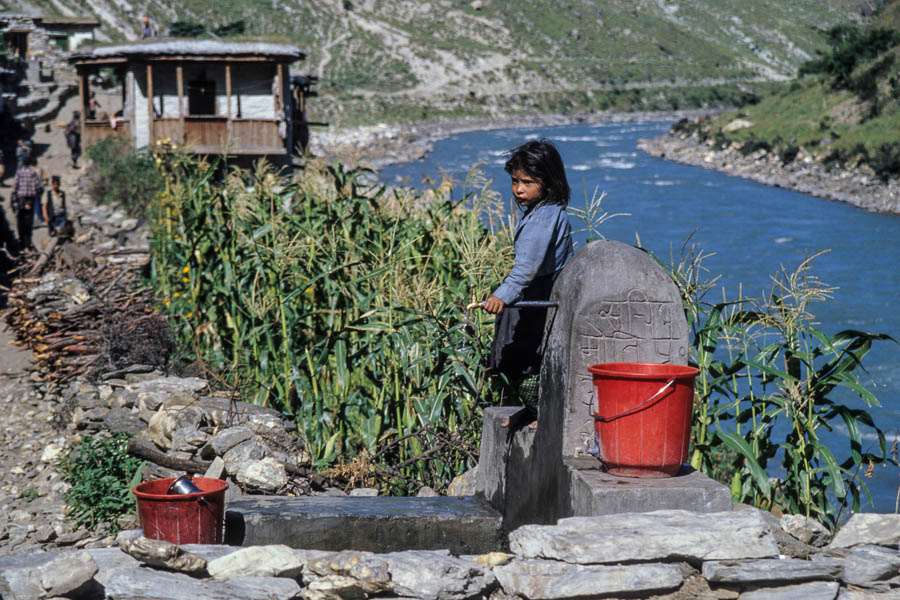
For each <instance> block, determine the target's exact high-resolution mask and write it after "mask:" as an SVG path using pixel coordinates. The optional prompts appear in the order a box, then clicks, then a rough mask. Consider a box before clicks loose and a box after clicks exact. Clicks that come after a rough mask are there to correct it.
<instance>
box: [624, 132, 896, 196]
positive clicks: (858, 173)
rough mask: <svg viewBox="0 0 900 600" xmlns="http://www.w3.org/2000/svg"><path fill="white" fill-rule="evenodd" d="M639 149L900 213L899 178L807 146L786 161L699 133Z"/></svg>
mask: <svg viewBox="0 0 900 600" xmlns="http://www.w3.org/2000/svg"><path fill="white" fill-rule="evenodd" d="M638 149H640V150H643V151H644V152H647V153H649V154H650V155H651V156H656V157H659V158H664V159H666V160H673V161H675V162H679V163H683V164H686V165H692V166H695V167H703V168H704V169H712V170H715V171H720V172H722V173H726V174H728V175H733V176H735V177H742V178H744V179H751V180H753V181H757V182H759V183H763V184H765V185H771V186H775V187H781V188H785V189H790V190H794V191H798V192H803V193H805V194H810V195H813V196H818V197H820V198H828V199H829V200H837V201H840V202H846V203H847V204H851V205H853V206H857V207H859V208H863V209H865V210H869V211H873V212H884V213H893V214H900V181H897V180H891V181H888V182H885V181H882V180H881V179H879V178H878V177H876V175H875V173H874V172H873V171H872V170H871V169H870V168H868V166H866V165H863V166H861V167H859V168H856V169H841V168H836V167H835V168H828V167H826V166H825V165H824V164H823V163H822V162H821V161H820V160H818V159H817V158H816V157H814V156H812V155H810V154H809V153H808V152H807V151H805V150H804V149H802V148H801V149H799V151H798V153H797V155H796V156H795V157H794V158H793V159H792V160H790V161H788V162H786V161H785V160H784V159H783V158H782V157H781V156H779V155H778V154H777V153H774V152H768V151H766V150H762V149H761V150H757V151H756V152H752V153H750V154H746V155H745V154H742V153H741V151H740V145H739V144H733V145H731V146H729V147H727V148H724V149H716V148H715V147H714V146H713V143H712V141H703V140H702V139H701V137H700V136H699V135H698V134H697V133H696V132H694V133H681V134H678V133H672V132H670V133H668V134H666V135H663V136H660V137H657V138H654V139H651V140H641V141H640V142H639V144H638Z"/></svg>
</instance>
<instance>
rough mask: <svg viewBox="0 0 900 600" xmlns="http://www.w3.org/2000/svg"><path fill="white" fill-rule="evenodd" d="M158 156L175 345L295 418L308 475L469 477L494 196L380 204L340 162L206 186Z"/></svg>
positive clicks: (500, 242)
mask: <svg viewBox="0 0 900 600" xmlns="http://www.w3.org/2000/svg"><path fill="white" fill-rule="evenodd" d="M159 151H160V153H161V156H162V154H165V156H163V161H164V162H163V165H164V169H165V172H166V177H167V179H166V186H165V189H164V191H163V193H162V194H161V195H160V198H159V200H158V201H157V202H156V203H155V204H154V206H153V210H152V211H151V213H150V216H151V235H152V263H151V269H152V283H153V286H154V288H155V289H156V291H157V292H158V294H159V297H160V300H161V302H162V304H163V306H164V307H165V308H166V310H167V311H168V312H169V314H170V315H171V316H172V317H173V318H174V319H173V320H174V321H176V322H177V323H179V324H180V325H179V327H178V329H179V332H180V337H181V339H182V340H183V342H184V343H185V344H189V345H190V346H192V347H195V348H196V349H197V350H198V352H199V353H200V354H201V355H202V356H203V357H204V359H205V360H206V361H208V362H209V363H210V364H211V366H213V367H214V368H216V369H217V370H219V371H220V372H224V373H226V374H227V377H228V378H229V379H230V381H231V382H232V383H233V384H234V385H236V386H238V387H239V388H240V389H241V392H242V396H243V397H244V399H247V400H252V401H254V402H257V403H259V404H263V405H267V406H272V407H275V408H277V409H280V410H281V411H283V412H285V413H286V414H288V415H290V416H292V417H293V419H294V420H295V421H296V423H297V425H298V430H299V433H300V435H301V437H302V439H303V440H304V442H305V444H306V446H307V449H308V451H309V452H310V454H311V456H312V457H313V459H314V460H315V461H316V463H317V464H318V465H319V466H320V467H325V466H328V465H333V466H335V467H336V468H338V469H350V470H351V471H352V472H353V473H354V477H357V478H358V482H365V483H367V484H369V485H371V484H373V483H374V484H377V485H380V486H381V487H382V488H384V489H386V490H389V491H392V492H395V493H405V492H408V491H411V490H414V489H415V488H416V487H418V486H421V485H426V484H427V485H430V486H432V487H435V488H438V489H440V488H443V487H445V486H446V485H447V484H448V483H449V482H450V480H451V479H452V477H453V476H455V475H456V474H458V473H460V472H462V471H463V470H465V469H466V468H468V467H470V466H471V465H472V464H473V463H474V461H475V458H476V454H477V444H478V439H479V430H480V403H481V402H484V401H491V400H492V394H493V392H492V391H491V390H490V389H489V388H490V386H488V385H487V381H486V377H485V374H484V371H483V368H482V362H483V359H484V356H485V352H486V348H487V345H488V340H489V339H490V336H491V331H492V330H491V327H490V323H489V322H483V321H482V318H483V317H482V315H480V314H479V315H473V319H466V318H465V314H464V308H465V306H466V305H467V304H468V303H469V302H471V299H472V297H473V296H475V297H479V298H483V297H485V296H486V294H487V293H488V292H489V290H490V289H491V288H490V283H491V282H496V281H498V280H499V278H500V276H501V271H500V269H503V268H504V267H505V266H506V265H505V260H504V259H507V258H508V257H509V255H510V245H509V243H510V242H509V237H508V236H507V235H503V236H498V235H496V233H497V231H496V230H498V229H499V228H500V227H501V220H500V219H499V217H498V216H497V215H498V214H499V213H498V210H499V208H498V207H497V206H496V202H495V200H494V199H492V198H491V197H489V196H485V193H484V192H482V193H481V194H475V193H470V194H468V195H466V196H465V197H464V198H462V199H454V198H452V197H451V196H450V193H449V190H450V189H451V188H450V186H448V185H444V186H441V187H440V188H438V189H436V190H430V191H428V192H426V193H425V195H424V196H422V197H416V196H413V195H411V194H409V193H406V192H404V191H402V190H397V191H395V192H393V193H392V194H386V193H384V192H383V190H381V189H377V188H376V189H372V188H368V187H366V186H365V185H363V184H362V183H361V176H362V175H363V174H364V173H363V172H362V171H360V170H346V169H345V168H344V167H342V166H341V165H340V164H334V165H331V166H322V165H307V167H306V169H305V170H304V173H303V175H302V176H301V177H300V178H299V179H298V180H297V181H294V182H292V183H290V184H285V183H284V182H283V181H281V180H279V179H278V178H277V177H276V176H275V174H274V173H273V172H272V171H271V170H270V169H269V168H268V167H267V166H266V165H265V164H264V163H260V164H259V165H258V167H257V168H256V170H255V171H254V172H246V171H240V170H232V171H230V172H229V173H228V174H227V176H226V177H225V179H224V181H217V180H216V177H215V171H216V169H215V166H214V165H209V164H206V163H202V162H198V161H196V160H194V159H191V158H189V157H185V156H182V155H180V154H177V153H167V152H168V151H166V150H164V149H160V150H159ZM473 181H477V180H473ZM473 185H474V184H473ZM478 187H479V188H482V187H484V182H480V183H478ZM484 215H493V221H492V223H493V229H494V231H492V230H491V229H490V228H487V227H485V226H484V225H483V223H482V221H481V220H480V216H484ZM479 312H480V311H479ZM351 464H352V465H353V466H352V468H351V467H349V466H348V465H351ZM341 472H342V473H343V472H344V471H341Z"/></svg>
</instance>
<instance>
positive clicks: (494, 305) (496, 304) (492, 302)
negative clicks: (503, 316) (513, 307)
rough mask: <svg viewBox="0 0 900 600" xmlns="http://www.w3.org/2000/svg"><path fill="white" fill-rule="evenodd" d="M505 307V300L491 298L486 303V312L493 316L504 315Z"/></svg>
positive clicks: (495, 297)
mask: <svg viewBox="0 0 900 600" xmlns="http://www.w3.org/2000/svg"><path fill="white" fill-rule="evenodd" d="M504 306H505V304H504V303H503V300H501V299H500V298H498V297H497V296H491V297H490V298H488V299H487V300H485V301H484V310H486V311H487V312H489V313H491V314H493V315H499V314H500V313H502V312H503V307H504Z"/></svg>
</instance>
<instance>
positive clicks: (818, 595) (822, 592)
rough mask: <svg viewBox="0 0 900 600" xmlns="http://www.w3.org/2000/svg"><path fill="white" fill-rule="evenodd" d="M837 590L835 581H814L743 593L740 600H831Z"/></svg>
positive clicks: (837, 585)
mask: <svg viewBox="0 0 900 600" xmlns="http://www.w3.org/2000/svg"><path fill="white" fill-rule="evenodd" d="M839 589H840V584H838V583H837V582H836V581H816V582H813V583H802V584H800V585H789V586H786V587H779V588H763V589H759V590H754V591H752V592H744V593H743V594H741V596H740V600H833V599H834V598H835V597H836V596H837V593H838V590H839Z"/></svg>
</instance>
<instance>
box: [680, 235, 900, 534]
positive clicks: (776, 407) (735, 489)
mask: <svg viewBox="0 0 900 600" xmlns="http://www.w3.org/2000/svg"><path fill="white" fill-rule="evenodd" d="M705 256H706V255H704V254H703V253H702V252H700V251H698V250H697V249H696V248H695V247H693V246H692V247H691V248H690V250H689V251H688V252H685V251H684V250H683V251H682V256H681V259H680V261H679V263H678V264H677V265H674V266H672V267H671V270H672V272H673V274H674V279H675V281H676V283H677V284H678V285H679V288H680V289H681V292H682V297H683V298H684V301H685V311H686V314H687V316H688V323H689V325H690V328H691V331H692V337H693V340H692V342H693V343H692V355H691V360H692V361H693V362H695V363H696V364H697V365H698V367H699V368H700V375H699V376H698V379H697V382H696V392H697V401H696V403H695V418H694V429H693V434H692V440H693V445H692V453H691V466H693V467H694V468H696V469H698V470H701V471H703V472H705V473H707V474H709V475H710V476H713V477H716V478H718V479H719V480H720V481H722V482H723V483H725V484H727V485H730V487H731V492H732V497H733V499H734V500H735V501H736V502H746V503H750V504H753V505H755V506H758V507H760V508H763V509H772V508H775V507H777V508H779V509H781V510H782V511H784V512H789V513H792V514H805V515H807V516H811V517H814V518H815V519H817V520H818V521H820V522H822V523H823V524H825V525H827V526H828V527H830V528H831V529H832V530H833V529H834V528H835V527H836V526H837V524H838V520H839V518H840V515H841V513H842V511H843V510H845V509H851V510H853V511H854V512H856V511H858V510H859V508H860V506H861V497H862V496H863V495H866V496H867V495H868V492H867V490H866V486H865V483H864V481H863V477H864V474H865V472H866V471H867V470H868V469H870V468H872V465H875V464H879V463H882V462H886V461H889V462H893V461H892V459H890V458H889V457H888V452H887V446H886V442H885V437H884V434H883V433H882V431H881V430H880V429H879V428H878V427H877V426H876V425H875V423H874V421H873V419H872V416H871V415H870V414H869V412H868V411H866V410H863V409H858V408H854V407H851V406H849V405H847V404H845V403H844V402H842V401H841V400H839V398H844V397H846V395H845V394H843V393H842V392H850V393H851V394H853V395H855V396H856V397H857V398H859V399H860V400H861V401H862V402H863V403H864V404H865V405H866V406H869V407H871V406H879V404H878V401H877V399H876V398H875V396H874V395H873V394H872V392H871V391H870V390H869V389H867V388H866V387H864V386H863V385H862V384H861V383H860V379H859V374H860V372H861V371H862V370H863V366H862V361H863V358H864V357H865V355H866V354H867V353H868V351H869V349H870V348H871V346H872V343H873V342H876V341H883V340H891V341H893V340H892V338H890V337H889V336H887V335H884V334H877V333H869V332H864V331H856V330H845V331H840V332H838V333H836V334H833V335H829V334H827V333H826V332H824V331H822V330H820V329H818V328H817V327H816V326H815V319H814V316H813V314H812V313H811V312H810V310H809V308H810V304H812V303H814V302H817V301H823V300H826V299H827V298H829V297H830V294H831V292H832V288H829V287H827V286H826V285H825V284H823V283H822V282H821V281H819V280H818V279H816V278H815V277H814V276H813V275H812V274H811V273H810V262H811V261H812V258H815V257H812V258H809V259H807V260H805V261H804V262H803V263H802V264H801V265H800V266H799V267H798V268H797V269H796V270H795V271H793V272H788V271H784V270H782V272H780V273H777V274H776V275H775V276H774V277H773V287H772V290H771V293H770V294H769V296H768V298H765V299H763V300H754V299H749V298H745V297H743V296H741V297H739V298H737V299H735V300H727V299H725V298H724V293H723V299H722V300H721V301H719V302H714V303H710V302H707V301H705V299H704V297H705V296H706V294H707V293H708V292H709V291H710V290H711V289H712V288H713V286H714V283H715V281H712V282H704V281H702V278H701V273H702V271H703V268H702V262H703V259H704V258H705ZM838 423H842V424H843V425H844V426H845V427H846V429H847V432H848V446H847V447H846V448H842V449H838V448H836V447H829V446H828V445H826V444H825V443H824V442H823V441H822V440H821V432H822V431H823V430H829V431H830V430H832V429H833V428H834V427H835V426H836V425H837V424H838ZM864 428H868V429H870V430H872V431H874V432H875V433H876V435H877V439H878V442H877V444H876V445H875V446H876V447H875V448H871V447H865V446H864V444H863V437H862V430H863V429H864ZM844 455H846V458H845V459H841V460H839V459H838V457H839V456H844ZM861 471H862V472H861ZM776 474H778V477H775V475H776Z"/></svg>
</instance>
